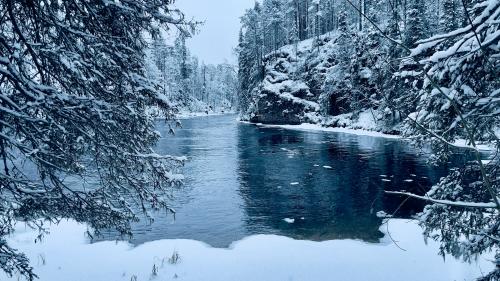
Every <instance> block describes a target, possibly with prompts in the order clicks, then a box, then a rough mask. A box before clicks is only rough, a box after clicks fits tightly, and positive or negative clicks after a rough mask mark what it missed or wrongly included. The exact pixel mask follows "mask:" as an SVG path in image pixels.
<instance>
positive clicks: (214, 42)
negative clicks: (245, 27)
mask: <svg viewBox="0 0 500 281" xmlns="http://www.w3.org/2000/svg"><path fill="white" fill-rule="evenodd" d="M254 3H255V0H177V1H176V3H175V5H176V7H178V8H179V9H180V10H181V11H183V12H184V14H186V18H187V19H192V18H194V19H195V20H197V21H204V24H203V25H202V26H200V31H199V32H198V34H196V35H195V36H194V37H193V38H191V39H189V41H188V46H189V47H190V50H191V52H192V54H193V55H195V56H197V57H198V58H199V59H200V61H203V62H205V63H207V64H217V63H225V62H229V63H236V57H235V55H234V51H233V50H234V47H236V45H237V44H238V34H239V29H240V17H241V16H242V15H243V13H244V11H245V10H246V9H248V8H251V7H253V5H254Z"/></svg>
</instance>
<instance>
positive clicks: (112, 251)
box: [0, 219, 493, 281]
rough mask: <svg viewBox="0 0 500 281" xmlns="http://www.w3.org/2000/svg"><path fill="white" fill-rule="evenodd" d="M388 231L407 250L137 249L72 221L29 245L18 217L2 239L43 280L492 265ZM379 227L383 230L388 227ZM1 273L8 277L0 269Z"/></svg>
mask: <svg viewBox="0 0 500 281" xmlns="http://www.w3.org/2000/svg"><path fill="white" fill-rule="evenodd" d="M388 229H389V231H390V234H391V237H392V238H393V239H394V240H395V241H398V245H399V247H401V248H403V249H405V251H403V250H401V249H400V248H399V247H398V246H396V245H395V244H394V242H392V240H390V239H389V238H388V237H387V236H388V235H386V237H385V238H383V239H382V241H381V242H380V243H376V244H370V243H366V242H362V241H354V240H332V241H325V242H313V241H301V240H293V239H291V238H287V237H281V236H274V235H255V236H250V237H248V238H245V239H243V240H241V241H238V242H235V243H233V244H232V246H231V247H230V248H229V249H220V248H213V247H210V246H208V245H207V244H204V243H202V242H198V241H193V240H160V241H154V242H149V243H146V244H143V245H140V246H138V247H135V248H134V247H133V246H132V245H130V244H129V243H126V242H99V243H95V244H88V240H87V239H86V238H85V236H84V233H85V231H86V230H87V228H86V226H85V225H82V224H78V223H76V222H74V221H63V222H61V223H60V224H59V225H56V226H52V227H51V234H50V235H48V236H46V237H45V239H44V241H43V242H42V243H34V241H35V237H36V235H37V233H36V232H34V231H32V230H30V229H27V228H26V227H25V226H24V224H21V223H20V224H18V225H17V227H16V232H15V234H14V235H12V236H11V237H9V239H8V243H9V244H10V245H11V246H13V247H15V248H18V249H19V250H21V251H23V252H25V253H27V254H28V256H29V258H30V259H31V261H32V264H33V265H34V267H35V270H36V272H37V273H38V274H39V276H40V280H41V281H58V280H60V281H80V280H81V281H84V280H85V281H87V280H92V281H101V280H102V281H121V280H123V281H130V280H137V281H141V280H162V281H164V280H193V281H199V280H203V281H210V280H214V281H215V280H217V281H226V280H227V281H234V280H240V281H253V280H255V281H264V280H308V281H315V280H318V281H320V280H321V281H323V280H353V281H356V280H360V281H361V280H371V281H377V280H384V281H391V280H394V281H400V280H407V281H412V280H415V281H417V280H418V281H420V280H433V281H440V280H443V281H445V280H446V281H448V280H474V279H475V278H476V277H479V276H481V275H482V273H486V272H488V271H489V270H491V269H492V268H493V265H492V264H491V263H490V262H489V261H488V259H491V257H489V258H488V259H487V258H486V257H482V258H480V259H479V261H478V263H477V264H465V263H462V262H460V261H458V260H455V259H453V258H451V257H447V258H446V259H445V260H443V258H442V257H440V256H439V255H438V254H437V253H438V247H439V246H438V244H437V243H436V242H434V241H429V243H428V244H426V243H425V242H424V239H423V237H422V235H421V233H422V230H421V228H420V227H419V226H418V225H417V223H416V222H415V221H410V220H403V219H393V220H390V221H389V227H388ZM380 230H381V231H383V232H384V233H387V226H386V225H383V226H382V227H381V229H380ZM174 253H178V257H179V259H178V260H176V259H175V258H172V257H173V256H175V255H174ZM134 276H135V277H134ZM135 278H136V279H135ZM0 279H1V280H5V279H7V278H5V277H4V276H2V273H0ZM7 280H17V278H16V277H15V278H12V279H7Z"/></svg>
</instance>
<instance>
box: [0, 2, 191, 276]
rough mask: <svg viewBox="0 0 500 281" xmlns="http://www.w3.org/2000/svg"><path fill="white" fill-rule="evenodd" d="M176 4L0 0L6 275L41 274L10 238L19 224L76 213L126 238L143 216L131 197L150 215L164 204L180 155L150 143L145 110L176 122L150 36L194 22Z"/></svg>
mask: <svg viewBox="0 0 500 281" xmlns="http://www.w3.org/2000/svg"><path fill="white" fill-rule="evenodd" d="M172 3H173V1H171V0H155V1H150V0H134V1H125V0H124V1H119V2H118V1H80V0H75V1H13V0H1V1H0V11H1V14H2V16H1V19H0V30H1V31H0V158H1V164H0V268H2V269H3V270H4V271H5V272H6V273H7V274H9V275H12V274H14V273H16V272H18V273H20V274H22V275H24V276H25V277H27V278H28V279H30V280H32V279H34V277H35V273H34V272H33V271H32V268H31V267H30V266H29V263H28V260H27V259H26V257H25V256H24V255H23V254H22V253H19V252H17V251H16V250H14V249H12V248H10V247H9V245H8V244H6V241H5V236H6V235H8V234H10V233H11V232H12V231H13V225H14V224H15V222H16V221H17V220H26V221H28V222H31V223H33V222H34V221H37V220H38V219H43V220H56V219H57V218H61V217H64V218H73V219H76V220H77V221H80V222H86V223H88V224H89V225H90V226H91V227H93V228H94V229H95V231H96V232H98V231H99V230H101V229H103V228H110V227H114V228H116V229H118V230H119V231H120V232H122V233H127V232H128V231H129V222H130V221H131V220H133V219H136V218H137V215H138V214H137V213H136V212H135V211H133V208H131V204H134V202H130V200H129V199H130V198H133V201H135V203H137V204H139V206H142V210H143V211H146V209H148V208H150V207H152V208H153V209H165V208H167V209H168V205H167V202H166V196H167V194H168V188H169V187H170V186H171V185H172V184H175V183H178V182H179V181H180V180H181V179H182V177H181V176H179V175H177V174H176V168H177V167H178V166H179V165H180V164H181V163H182V162H183V159H182V158H177V157H172V156H161V155H158V154H156V153H155V152H154V151H153V149H152V147H153V146H154V145H155V143H156V142H157V140H158V139H159V138H160V136H159V134H158V133H157V132H156V131H155V122H154V120H153V118H152V117H151V116H150V115H149V114H148V112H147V109H148V108H149V107H151V106H155V107H158V108H160V109H161V110H162V112H163V115H164V116H166V117H167V118H169V117H170V116H171V115H172V107H171V104H170V102H169V101H168V100H167V99H166V98H165V96H164V95H162V94H161V93H160V92H159V91H157V89H158V87H159V85H158V84H157V83H155V82H154V81H150V80H149V79H148V77H147V76H146V67H145V55H146V54H145V49H146V46H147V41H146V40H145V39H144V38H145V34H146V33H149V34H150V35H151V36H152V37H153V38H157V37H158V35H159V31H160V28H164V29H169V28H172V27H174V26H177V27H178V28H181V29H183V30H184V31H183V32H187V29H189V28H191V26H190V24H186V22H185V21H184V17H183V15H182V13H181V12H180V11H178V10H175V9H171V8H170V7H171V6H170V5H171V4H172ZM68 179H73V181H75V180H77V181H79V182H82V183H84V184H82V186H74V185H70V184H69V183H68ZM87 182H94V183H95V184H93V185H91V186H88V185H87V184H85V183H87ZM125 198H129V199H125ZM32 225H33V226H37V227H39V228H40V229H41V230H42V229H43V225H42V224H41V223H33V224H32Z"/></svg>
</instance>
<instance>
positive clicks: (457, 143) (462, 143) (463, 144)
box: [453, 139, 495, 151]
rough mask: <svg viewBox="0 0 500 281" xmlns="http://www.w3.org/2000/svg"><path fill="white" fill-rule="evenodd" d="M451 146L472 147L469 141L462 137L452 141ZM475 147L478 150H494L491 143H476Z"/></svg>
mask: <svg viewBox="0 0 500 281" xmlns="http://www.w3.org/2000/svg"><path fill="white" fill-rule="evenodd" d="M453 146H456V147H463V148H474V147H473V146H472V145H470V143H469V142H468V141H467V140H464V139H460V140H456V141H455V142H454V143H453ZM476 147H477V149H478V150H480V151H494V150H495V147H494V144H493V143H492V144H476Z"/></svg>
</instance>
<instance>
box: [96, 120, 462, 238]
mask: <svg viewBox="0 0 500 281" xmlns="http://www.w3.org/2000/svg"><path fill="white" fill-rule="evenodd" d="M235 118H236V116H220V117H206V118H194V119H189V120H184V121H183V129H181V130H178V132H177V134H176V136H175V137H165V138H164V139H162V140H161V142H160V144H159V152H161V153H167V154H174V155H186V156H188V158H189V162H188V164H187V165H186V167H185V171H184V172H185V175H186V176H187V180H186V184H185V186H183V187H182V188H180V189H179V190H174V191H173V198H174V200H173V202H172V206H173V207H174V208H175V209H176V210H177V214H176V219H175V220H174V219H173V217H172V216H167V215H165V214H158V215H157V218H156V221H155V223H154V224H152V225H150V224H146V223H138V224H136V225H134V237H133V239H132V241H131V242H132V243H135V244H140V243H144V242H147V241H153V240H158V239H178V238H180V239H195V240H199V241H204V242H206V243H209V244H211V245H212V246H216V247H227V246H229V245H230V244H231V243H232V242H234V241H237V240H241V239H242V238H244V237H246V236H249V235H252V234H279V235H285V236H289V237H293V238H297V239H311V240H327V239H361V240H364V241H369V242H377V241H378V239H379V238H380V237H381V236H382V233H380V231H379V228H380V225H381V219H379V218H378V217H377V216H376V212H378V211H381V210H383V211H385V212H387V213H392V212H394V211H395V210H396V209H398V208H399V211H398V212H397V214H396V216H398V217H409V216H411V215H413V214H415V213H416V212H418V211H420V210H421V209H422V207H423V206H422V203H421V202H417V201H413V200H409V201H408V202H406V203H405V204H404V205H403V206H400V205H401V202H402V201H403V199H404V198H398V197H394V196H386V195H385V194H384V190H401V189H406V190H408V191H413V192H417V193H423V192H424V190H426V189H428V188H429V187H430V186H431V184H432V183H434V182H436V181H437V180H438V179H439V177H440V176H443V175H445V174H446V171H447V169H449V167H447V166H441V167H430V166H429V165H428V164H427V163H426V159H425V156H419V155H417V154H416V153H415V152H414V149H412V148H411V147H410V146H409V145H408V144H406V143H404V142H401V141H398V140H389V139H383V138H373V137H364V136H353V135H347V134H337V133H324V132H303V131H291V130H283V129H279V128H263V127H257V126H254V125H250V124H242V123H237V122H236V121H235ZM159 130H160V131H161V133H162V135H164V136H166V133H167V129H166V128H165V126H162V125H159ZM462 158H464V157H461V156H460V157H458V156H457V157H455V159H454V160H453V161H452V162H453V163H451V164H450V166H454V165H456V164H457V163H459V162H463V161H464V160H463V159H462ZM285 218H288V219H293V220H294V223H289V222H290V221H289V222H285V221H284V219H285ZM115 238H116V234H115V233H113V232H112V231H110V232H108V233H106V235H105V239H115Z"/></svg>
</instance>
